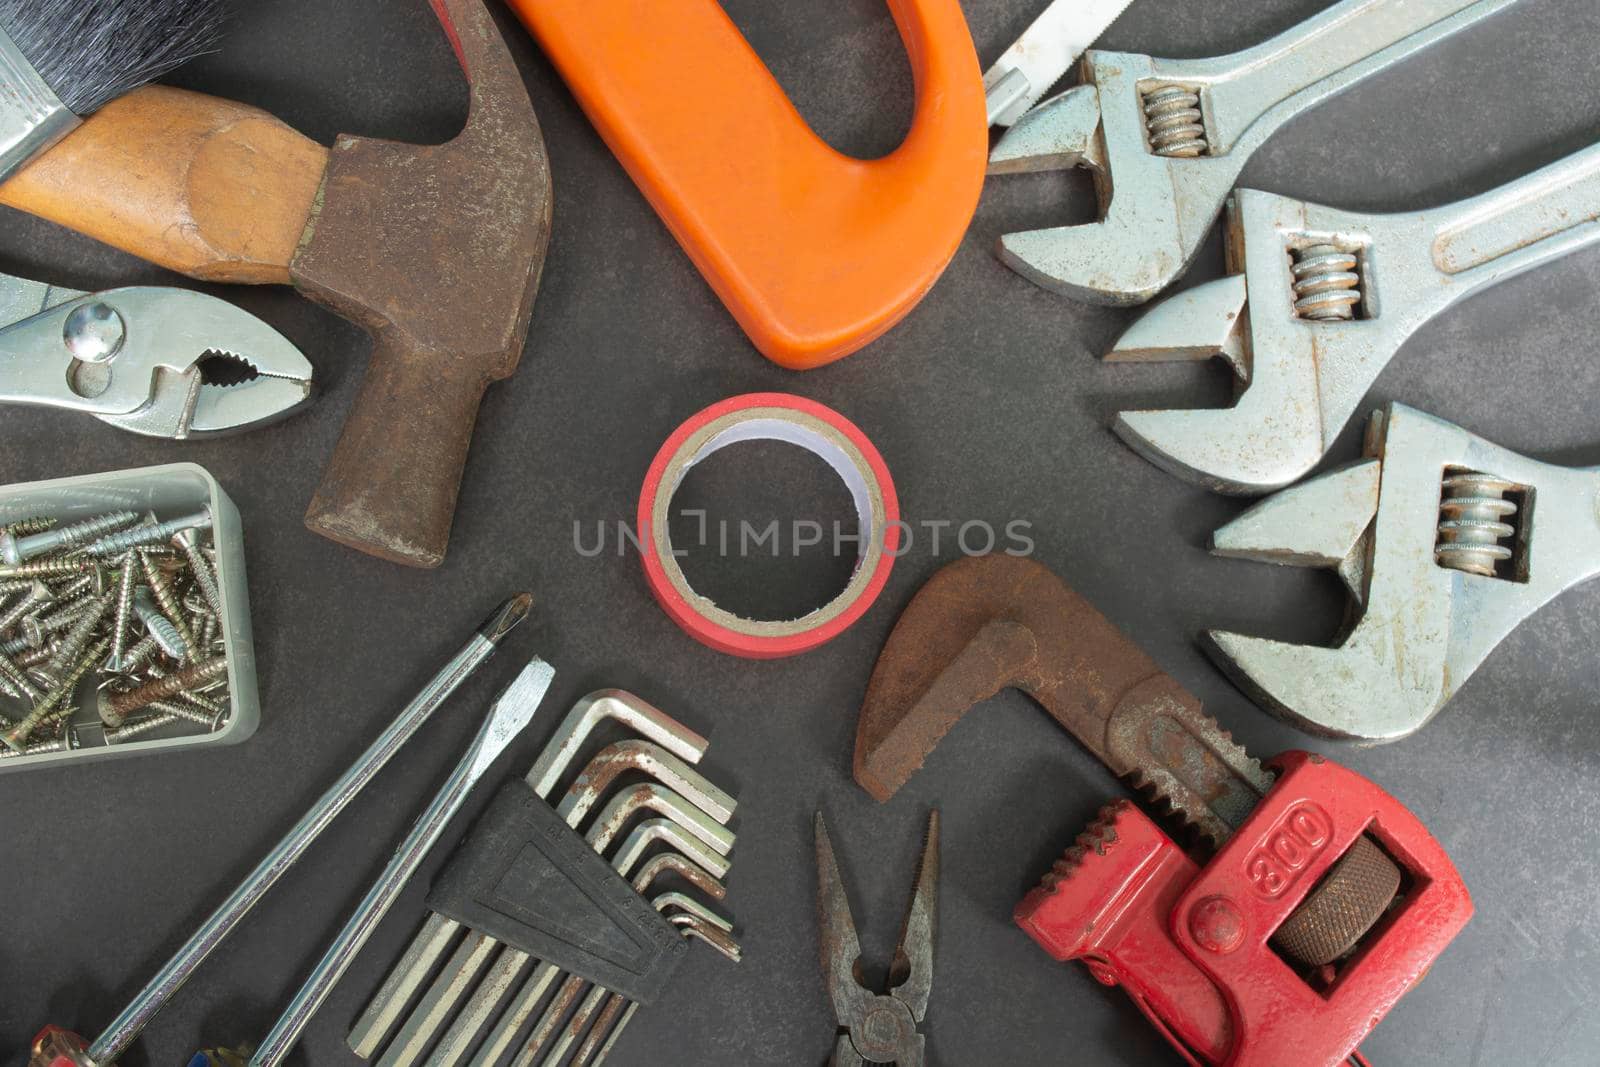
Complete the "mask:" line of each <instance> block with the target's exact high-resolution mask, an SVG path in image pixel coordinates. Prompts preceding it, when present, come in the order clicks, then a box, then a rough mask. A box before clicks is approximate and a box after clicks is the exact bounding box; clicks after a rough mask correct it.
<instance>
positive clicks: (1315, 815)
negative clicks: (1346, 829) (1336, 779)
mask: <svg viewBox="0 0 1600 1067" xmlns="http://www.w3.org/2000/svg"><path fill="white" fill-rule="evenodd" d="M1332 839H1333V820H1332V819H1330V818H1328V815H1327V813H1326V812H1324V811H1323V810H1322V809H1321V808H1319V807H1317V806H1316V805H1315V804H1313V803H1311V802H1310V801H1309V800H1303V801H1301V802H1300V803H1298V804H1296V805H1295V806H1294V807H1292V808H1290V809H1289V810H1288V811H1286V812H1284V813H1283V817H1282V818H1280V819H1279V820H1278V824H1277V825H1276V826H1274V827H1273V828H1272V829H1271V830H1270V831H1269V832H1268V833H1267V836H1266V837H1265V839H1264V840H1263V841H1262V843H1261V844H1260V845H1259V846H1258V847H1257V848H1255V849H1254V850H1253V851H1252V852H1251V853H1250V855H1249V857H1248V858H1247V859H1246V860H1245V867H1244V869H1245V875H1246V877H1248V878H1249V879H1250V884H1251V885H1253V886H1255V887H1256V891H1257V892H1258V893H1260V894H1261V895H1262V896H1264V897H1267V898H1268V899H1271V898H1274V897H1279V896H1282V895H1283V893H1284V891H1285V890H1287V889H1288V888H1289V887H1290V886H1292V885H1294V883H1295V880H1296V879H1297V878H1299V876H1300V872H1301V871H1303V870H1305V869H1306V867H1308V866H1309V865H1310V864H1311V862H1312V860H1314V859H1316V858H1317V856H1318V855H1319V854H1321V852H1322V850H1323V849H1325V848H1326V847H1327V846H1328V842H1329V841H1330V840H1332Z"/></svg>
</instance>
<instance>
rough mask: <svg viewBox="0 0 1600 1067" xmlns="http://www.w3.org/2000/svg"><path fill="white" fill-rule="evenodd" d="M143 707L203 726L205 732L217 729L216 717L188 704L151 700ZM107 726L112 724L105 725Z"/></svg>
mask: <svg viewBox="0 0 1600 1067" xmlns="http://www.w3.org/2000/svg"><path fill="white" fill-rule="evenodd" d="M145 707H146V709H147V710H149V711H153V712H156V713H158V714H162V715H171V716H173V717H174V718H178V719H183V720H185V721H187V722H192V723H196V724H198V725H200V726H204V727H205V728H206V729H207V730H215V729H216V728H217V717H216V716H215V715H212V714H209V713H207V712H205V711H202V710H201V709H200V708H195V707H190V706H189V705H188V704H180V703H178V702H177V701H175V700H152V701H151V702H150V703H149V704H147V705H145ZM107 725H108V726H109V725H112V724H110V723H107Z"/></svg>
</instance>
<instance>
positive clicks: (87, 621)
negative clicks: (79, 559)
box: [45, 594, 111, 678]
mask: <svg viewBox="0 0 1600 1067" xmlns="http://www.w3.org/2000/svg"><path fill="white" fill-rule="evenodd" d="M90 604H91V606H92V609H93V610H90V611H86V612H84V613H83V615H82V616H80V617H79V618H78V620H77V621H76V622H74V623H73V624H72V629H70V630H68V631H67V634H66V636H65V637H63V638H62V639H61V644H60V645H59V646H57V648H56V651H55V655H53V656H51V657H50V662H49V663H48V664H47V665H46V666H45V673H46V674H48V675H50V676H51V677H52V678H59V677H60V676H61V673H62V672H63V671H65V670H66V669H67V668H68V667H69V666H70V665H71V664H72V663H73V662H74V661H75V660H76V659H77V658H78V657H79V656H81V655H82V654H83V650H84V649H85V648H87V647H88V646H89V641H90V639H91V638H92V637H93V636H94V631H95V627H97V626H99V625H100V619H101V617H102V616H103V615H105V613H106V609H107V608H109V607H110V606H111V597H110V595H108V594H103V595H101V596H98V597H95V598H94V600H92V601H90Z"/></svg>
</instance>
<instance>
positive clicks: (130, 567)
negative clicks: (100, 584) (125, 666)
mask: <svg viewBox="0 0 1600 1067" xmlns="http://www.w3.org/2000/svg"><path fill="white" fill-rule="evenodd" d="M138 572H139V561H138V559H137V558H136V557H135V556H134V554H133V553H132V552H130V553H128V554H127V556H125V557H124V558H123V560H122V570H121V572H120V573H119V574H118V575H117V610H116V614H115V615H113V616H112V621H111V659H110V660H109V661H108V663H109V665H110V668H111V670H114V671H119V670H121V669H122V661H123V656H124V655H125V654H126V652H127V650H128V616H129V614H130V613H131V612H132V611H133V580H134V577H135V576H136V575H137V574H138Z"/></svg>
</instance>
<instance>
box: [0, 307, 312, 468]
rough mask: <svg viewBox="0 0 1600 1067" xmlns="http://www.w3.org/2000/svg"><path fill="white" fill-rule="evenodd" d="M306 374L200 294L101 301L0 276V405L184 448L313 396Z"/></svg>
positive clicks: (258, 324)
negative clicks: (57, 412)
mask: <svg viewBox="0 0 1600 1067" xmlns="http://www.w3.org/2000/svg"><path fill="white" fill-rule="evenodd" d="M311 379H312V370H311V364H310V363H308V362H306V358H305V356H303V355H301V353H300V350H299V349H297V348H296V347H295V346H294V345H292V344H291V343H290V342H289V341H288V339H287V338H285V337H284V336H283V335H282V334H280V333H278V331H276V330H274V329H273V328H272V327H270V326H268V325H267V324H266V323H264V322H262V321H261V320H260V319H258V318H256V317H255V316H254V315H251V314H249V313H248V312H245V311H242V310H240V309H239V308H236V307H234V306H233V305H232V304H229V303H227V302H226V301H223V300H218V299H217V298H216V297H213V296H207V295H205V294H204V293H196V292H192V291H190V290H187V289H173V288H167V287H164V286H133V287H128V288H123V289H110V290H106V291H104V292H99V293H83V292H78V291H75V290H71V289H60V288H57V287H55V286H51V285H46V284H44V283H43V282H36V281H30V280H28V279H26V278H14V277H11V276H9V275H0V404H7V403H9V404H35V405H42V406H44V407H55V408H62V409H65V410H68V411H79V412H83V413H85V414H89V415H93V416H95V417H96V418H98V419H99V420H100V421H102V422H106V423H109V424H111V425H112V426H116V427H118V428H120V429H123V430H128V431H130V432H132V433H137V434H143V435H145V436H147V437H167V438H171V439H173V440H180V441H181V440H185V439H187V438H189V437H201V436H209V435H213V434H220V433H228V432H233V431H238V430H248V429H253V428H255V427H257V426H261V425H264V424H266V423H269V422H273V421H276V420H278V419H281V418H283V417H285V416H287V415H289V414H290V413H291V412H293V411H295V410H296V409H298V408H300V407H301V406H302V405H304V404H305V403H306V402H307V401H308V400H309V399H310V397H311Z"/></svg>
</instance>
